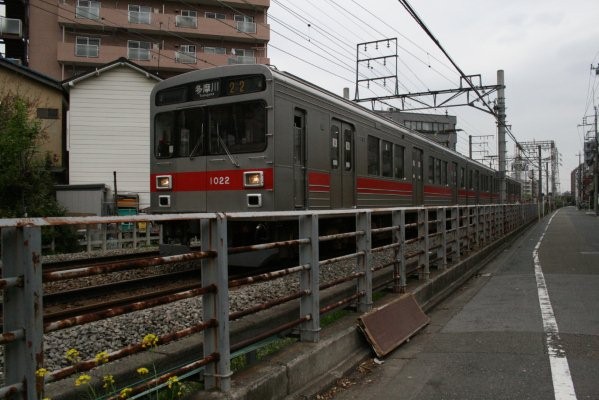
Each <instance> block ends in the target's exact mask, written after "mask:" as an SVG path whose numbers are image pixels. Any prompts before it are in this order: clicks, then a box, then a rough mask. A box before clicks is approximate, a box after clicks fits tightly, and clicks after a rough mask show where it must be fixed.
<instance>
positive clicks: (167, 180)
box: [156, 175, 173, 190]
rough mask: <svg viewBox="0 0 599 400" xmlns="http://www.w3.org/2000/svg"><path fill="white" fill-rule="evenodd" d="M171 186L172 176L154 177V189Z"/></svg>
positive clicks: (169, 187) (163, 188)
mask: <svg viewBox="0 0 599 400" xmlns="http://www.w3.org/2000/svg"><path fill="white" fill-rule="evenodd" d="M172 188H173V177H172V176H170V175H159V176H157V177H156V189H158V190H169V189H172Z"/></svg>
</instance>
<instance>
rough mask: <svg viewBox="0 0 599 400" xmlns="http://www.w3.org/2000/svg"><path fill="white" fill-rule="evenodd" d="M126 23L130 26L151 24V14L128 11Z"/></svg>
mask: <svg viewBox="0 0 599 400" xmlns="http://www.w3.org/2000/svg"><path fill="white" fill-rule="evenodd" d="M128 22H129V23H130V24H146V25H150V24H151V23H152V14H151V13H149V12H140V11H129V17H128Z"/></svg>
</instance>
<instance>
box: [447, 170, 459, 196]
mask: <svg viewBox="0 0 599 400" xmlns="http://www.w3.org/2000/svg"><path fill="white" fill-rule="evenodd" d="M449 185H450V186H451V204H458V163H457V162H452V163H451V171H449Z"/></svg>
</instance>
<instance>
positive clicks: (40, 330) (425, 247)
mask: <svg viewBox="0 0 599 400" xmlns="http://www.w3.org/2000/svg"><path fill="white" fill-rule="evenodd" d="M330 217H345V218H352V219H354V220H355V230H354V231H350V232H338V233H334V234H331V235H322V234H319V221H320V220H321V219H322V218H330ZM537 217H538V208H537V206H536V205H535V204H512V205H479V206H453V207H426V208H425V207H409V208H392V209H358V210H356V209H354V210H335V211H296V212H267V213H204V214H176V215H143V216H141V215H138V216H130V217H78V218H77V217H73V218H29V219H0V229H1V231H2V232H1V233H2V247H1V250H2V278H1V279H0V289H1V290H2V292H3V299H2V302H3V304H2V306H3V333H2V334H1V335H0V344H2V345H3V346H4V374H3V377H4V382H3V385H4V386H3V387H1V388H0V398H24V399H40V398H41V397H42V393H44V388H45V387H46V386H47V385H48V384H50V383H51V382H56V381H59V380H60V379H63V378H65V377H68V376H71V375H73V374H75V373H81V372H82V371H89V370H92V369H94V368H96V367H97V366H98V360H94V359H93V358H92V359H88V360H83V361H80V362H78V363H77V364H76V365H73V366H70V367H66V368H63V369H61V370H57V371H52V372H48V373H46V371H45V369H44V349H43V346H44V343H43V341H44V339H43V338H44V334H46V333H49V332H53V331H56V330H60V329H65V328H68V327H72V326H76V325H80V324H86V323H90V322H92V321H97V320H101V319H103V318H109V317H114V316H115V315H121V314H125V313H130V312H133V311H138V310H140V309H144V308H150V307H155V306H157V305H160V304H167V303H170V302H173V301H177V300H181V299H185V298H190V297H193V296H196V297H197V296H201V297H202V305H203V306H202V313H203V315H202V318H201V320H200V321H197V324H195V325H193V326H190V327H188V328H186V329H183V330H180V331H177V332H172V333H169V334H167V335H163V336H161V337H159V338H157V339H158V341H159V343H160V344H161V345H162V344H166V343H169V342H172V341H174V340H177V339H181V338H183V337H186V336H189V335H191V334H197V333H201V335H202V344H203V345H202V348H203V350H202V351H203V354H198V355H197V357H196V359H195V360H194V361H192V362H190V363H188V364H186V365H184V366H180V367H179V368H178V369H176V370H169V371H168V372H164V373H162V372H160V373H159V374H158V376H156V377H154V378H153V379H152V380H151V381H149V382H145V383H141V384H138V385H137V386H136V387H134V388H133V393H144V391H148V390H149V388H156V387H159V386H160V385H165V384H166V382H168V379H169V378H172V377H173V376H176V375H178V376H182V375H183V374H190V373H193V372H194V371H200V370H201V371H202V373H203V379H204V387H205V388H206V389H218V390H221V391H228V390H229V389H230V388H231V379H232V372H231V354H232V353H233V352H235V351H238V350H240V349H243V348H244V347H246V346H249V345H251V344H252V343H255V342H258V341H260V340H263V339H265V338H267V337H269V336H272V335H273V334H276V333H280V332H285V331H289V330H291V329H294V330H295V331H296V332H299V333H298V335H299V340H301V341H308V342H317V341H318V340H319V332H320V328H321V327H320V315H321V314H323V313H326V312H328V311H331V310H333V309H336V308H339V307H344V306H348V305H350V304H351V305H354V306H355V308H356V309H357V311H358V312H366V311H368V310H370V309H371V307H372V304H373V300H372V294H373V274H374V273H375V272H377V270H384V269H388V270H389V276H390V279H389V285H388V286H389V287H390V288H392V290H393V291H395V292H404V291H405V290H406V287H407V280H408V279H411V278H412V277H413V278H414V279H419V280H427V279H429V277H430V274H431V269H437V270H443V269H446V268H449V267H450V266H451V265H452V264H455V263H457V262H459V261H460V259H461V258H462V257H465V256H467V255H468V254H470V253H471V252H473V251H476V250H477V249H479V248H482V247H484V246H488V245H490V244H492V243H493V242H495V241H497V240H499V239H501V238H503V237H504V236H506V235H508V234H509V233H511V232H513V231H515V230H516V229H518V228H520V227H522V226H524V225H526V224H528V223H530V222H531V221H533V220H534V219H536V218H537ZM240 219H243V220H248V219H250V220H252V219H255V220H256V221H260V220H265V219H268V220H271V221H272V220H285V221H295V223H297V226H298V236H297V238H296V239H292V240H287V241H285V242H276V243H265V244H260V245H253V246H244V247H228V245H227V243H228V222H229V221H235V220H240ZM173 220H197V221H199V223H200V227H201V235H200V236H201V237H200V242H201V250H198V251H194V252H191V253H186V254H181V255H172V256H165V257H155V258H153V259H151V260H150V261H148V263H151V264H156V263H174V262H178V261H182V260H202V262H201V277H202V285H201V288H198V289H192V290H187V291H185V292H182V293H177V294H174V295H170V296H163V297H161V298H157V299H153V300H144V301H137V302H132V303H131V304H130V305H127V306H122V307H117V308H111V309H109V310H106V311H104V312H95V313H93V314H89V315H81V316H78V317H75V318H68V319H66V320H62V321H53V322H44V315H43V283H44V282H45V281H49V280H58V279H69V278H72V277H73V276H92V275H94V274H98V273H101V272H106V271H107V270H111V268H112V269H113V270H116V269H119V268H120V269H122V268H123V265H120V264H119V263H113V265H112V266H111V267H110V268H108V267H105V268H97V267H89V268H81V269H79V270H74V271H69V272H68V273H63V272H61V271H56V272H49V273H44V271H43V269H42V251H43V250H42V228H45V227H48V226H54V227H56V226H63V225H70V226H81V225H85V226H91V225H96V224H103V225H107V224H121V223H134V224H137V223H140V222H142V223H147V224H160V223H161V222H164V221H173ZM381 238H382V240H381ZM335 241H344V243H347V242H348V241H351V242H352V243H354V242H355V247H354V248H353V249H352V250H350V251H349V252H347V253H344V254H342V255H335V256H334V257H331V258H328V259H322V257H321V256H320V254H319V251H320V250H319V249H320V248H321V246H322V244H323V243H326V242H335ZM288 246H294V247H296V248H297V254H298V260H299V263H298V265H297V266H294V267H287V268H284V269H280V270H277V271H275V272H269V273H264V274H261V275H258V276H254V277H251V278H241V279H237V280H230V279H229V276H228V257H229V255H231V254H244V253H247V252H251V251H260V250H266V249H270V250H272V249H279V248H284V247H288ZM385 251H386V252H389V253H391V254H392V256H391V257H390V259H389V261H388V262H386V263H384V264H382V265H378V266H376V267H373V265H372V257H373V255H374V254H376V253H378V252H385ZM344 260H351V261H352V262H355V269H354V271H353V272H352V273H350V274H349V275H348V276H347V277H345V278H343V279H338V280H336V281H334V282H328V283H326V284H325V283H321V282H320V281H319V271H320V269H321V268H324V267H325V266H327V265H333V264H334V263H336V262H341V261H344ZM292 274H298V275H299V287H298V290H297V292H296V293H291V294H289V293H287V294H286V296H284V297H282V298H279V299H277V300H273V301H270V302H266V303H263V304H255V305H253V306H251V307H249V308H247V309H245V310H241V311H234V312H231V310H230V307H229V300H230V296H231V289H233V288H238V287H241V286H244V285H252V284H255V283H256V282H266V281H269V280H273V279H276V278H279V277H282V276H286V275H292ZM352 281H353V282H355V286H354V287H355V290H354V291H353V292H354V293H353V294H352V295H350V296H347V297H345V298H343V299H340V300H336V301H333V302H330V303H328V304H324V303H323V301H322V297H321V294H322V293H323V291H324V290H326V289H328V288H330V287H332V286H334V285H340V284H341V283H346V282H352ZM293 300H295V301H298V303H299V305H298V310H299V311H298V314H296V316H294V317H293V318H291V319H290V320H289V321H288V322H286V323H284V324H282V325H280V326H277V327H276V328H270V329H269V330H266V331H264V332H261V333H260V334H256V335H253V336H252V337H251V338H246V339H244V340H240V341H237V342H235V343H231V342H230V339H231V337H232V336H231V322H232V321H236V320H238V319H240V318H242V317H244V316H247V315H250V314H253V313H258V312H261V311H262V310H264V309H267V308H272V307H274V306H277V305H280V304H282V303H284V302H290V301H293ZM144 347H145V346H143V344H141V343H132V344H131V345H129V346H127V347H126V348H123V349H120V350H116V351H113V352H111V353H109V354H108V355H107V357H106V358H107V359H106V360H104V361H109V362H113V361H115V360H118V359H122V358H124V357H126V356H129V355H132V354H136V353H139V352H141V351H143V350H144ZM42 371H43V372H42ZM52 397H53V398H55V397H54V396H52ZM57 398H58V397H57Z"/></svg>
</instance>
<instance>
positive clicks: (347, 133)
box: [343, 129, 354, 171]
mask: <svg viewBox="0 0 599 400" xmlns="http://www.w3.org/2000/svg"><path fill="white" fill-rule="evenodd" d="M353 136H354V135H353V131H352V130H351V129H346V130H344V131H343V152H344V155H343V160H344V162H345V170H346V171H351V170H352V168H353V167H354V166H353V161H352V160H353V159H354V143H353Z"/></svg>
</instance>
